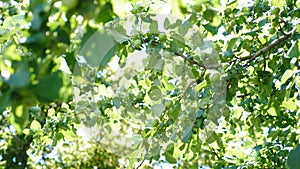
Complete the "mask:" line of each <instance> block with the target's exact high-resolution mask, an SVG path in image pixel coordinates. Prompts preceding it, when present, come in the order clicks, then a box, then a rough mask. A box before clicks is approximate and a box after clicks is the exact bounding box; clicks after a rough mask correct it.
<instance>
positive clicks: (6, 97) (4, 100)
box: [0, 90, 11, 114]
mask: <svg viewBox="0 0 300 169" xmlns="http://www.w3.org/2000/svg"><path fill="white" fill-rule="evenodd" d="M10 94H11V90H8V91H7V92H5V93H0V114H2V112H3V111H4V110H5V108H6V107H7V106H8V104H9V101H10Z"/></svg>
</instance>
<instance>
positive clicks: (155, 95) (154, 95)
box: [148, 86, 162, 101]
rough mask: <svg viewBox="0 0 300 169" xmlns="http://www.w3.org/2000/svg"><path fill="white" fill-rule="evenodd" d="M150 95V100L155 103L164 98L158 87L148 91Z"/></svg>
mask: <svg viewBox="0 0 300 169" xmlns="http://www.w3.org/2000/svg"><path fill="white" fill-rule="evenodd" d="M148 95H149V97H150V99H152V100H154V101H157V100H159V99H161V97H162V93H161V91H160V89H159V88H158V87H157V86H152V87H151V89H150V90H149V91H148Z"/></svg>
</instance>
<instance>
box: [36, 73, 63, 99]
mask: <svg viewBox="0 0 300 169" xmlns="http://www.w3.org/2000/svg"><path fill="white" fill-rule="evenodd" d="M62 80H63V73H62V72H60V71H59V72H55V73H53V74H49V75H46V76H44V77H42V78H41V79H40V80H39V83H38V84H37V85H35V86H33V91H34V93H35V95H36V96H38V97H39V98H40V99H42V100H47V101H54V100H57V99H59V98H60V97H59V96H60V95H59V91H60V89H61V87H62V86H63V81H62Z"/></svg>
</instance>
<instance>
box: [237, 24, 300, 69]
mask: <svg viewBox="0 0 300 169" xmlns="http://www.w3.org/2000/svg"><path fill="white" fill-rule="evenodd" d="M295 31H296V28H294V29H293V30H292V31H290V32H288V33H285V35H283V36H281V37H280V38H278V39H276V40H274V41H273V42H271V43H269V44H265V47H263V48H262V49H260V50H259V51H257V52H255V53H254V54H252V55H250V56H247V57H243V58H241V59H240V60H241V61H246V63H245V65H247V64H248V63H250V62H251V61H253V60H254V59H255V58H257V57H258V56H260V55H262V54H265V53H266V52H268V51H269V50H271V49H273V48H274V47H275V46H277V45H278V44H280V43H282V42H284V41H286V40H287V39H288V38H289V37H290V36H291V35H292V34H293V33H294V32H295ZM245 65H244V66H245Z"/></svg>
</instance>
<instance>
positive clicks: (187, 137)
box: [182, 126, 193, 143]
mask: <svg viewBox="0 0 300 169" xmlns="http://www.w3.org/2000/svg"><path fill="white" fill-rule="evenodd" d="M192 134H193V126H191V127H189V128H188V129H187V130H186V131H185V132H184V134H183V139H182V141H183V142H184V143H188V142H189V140H190V138H191V136H192Z"/></svg>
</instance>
